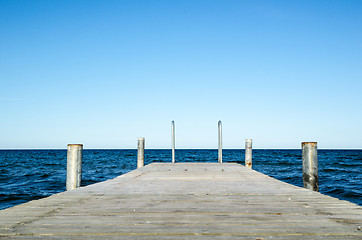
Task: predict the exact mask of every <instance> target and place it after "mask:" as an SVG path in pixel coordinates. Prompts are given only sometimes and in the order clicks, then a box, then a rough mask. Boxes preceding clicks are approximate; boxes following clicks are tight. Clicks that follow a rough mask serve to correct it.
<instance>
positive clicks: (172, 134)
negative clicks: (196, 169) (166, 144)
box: [171, 121, 175, 163]
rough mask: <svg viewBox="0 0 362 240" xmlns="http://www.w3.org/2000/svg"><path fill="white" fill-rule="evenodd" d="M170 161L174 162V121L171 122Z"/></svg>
mask: <svg viewBox="0 0 362 240" xmlns="http://www.w3.org/2000/svg"><path fill="white" fill-rule="evenodd" d="M171 139H172V140H171V141H172V163H175V122H174V121H172V122H171Z"/></svg>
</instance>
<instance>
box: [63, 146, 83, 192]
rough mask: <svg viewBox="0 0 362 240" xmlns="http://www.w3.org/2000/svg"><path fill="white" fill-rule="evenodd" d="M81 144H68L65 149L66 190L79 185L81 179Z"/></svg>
mask: <svg viewBox="0 0 362 240" xmlns="http://www.w3.org/2000/svg"><path fill="white" fill-rule="evenodd" d="M82 151H83V144H68V150H67V182H66V189H67V191H69V190H72V189H76V188H78V187H80V184H81V181H82Z"/></svg>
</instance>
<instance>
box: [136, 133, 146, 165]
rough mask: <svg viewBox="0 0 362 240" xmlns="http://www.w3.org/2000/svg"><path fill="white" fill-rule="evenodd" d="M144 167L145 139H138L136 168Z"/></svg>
mask: <svg viewBox="0 0 362 240" xmlns="http://www.w3.org/2000/svg"><path fill="white" fill-rule="evenodd" d="M144 165H145V138H138V151H137V168H140V167H143V166H144Z"/></svg>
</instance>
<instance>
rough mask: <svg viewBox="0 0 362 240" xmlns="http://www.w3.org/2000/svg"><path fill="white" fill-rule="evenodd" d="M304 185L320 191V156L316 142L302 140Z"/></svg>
mask: <svg viewBox="0 0 362 240" xmlns="http://www.w3.org/2000/svg"><path fill="white" fill-rule="evenodd" d="M302 159H303V186H304V187H305V188H307V189H310V190H313V191H317V192H318V191H319V181H318V156H317V143H316V142H302Z"/></svg>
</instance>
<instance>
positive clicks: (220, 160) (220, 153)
mask: <svg viewBox="0 0 362 240" xmlns="http://www.w3.org/2000/svg"><path fill="white" fill-rule="evenodd" d="M218 130H219V131H218V133H219V134H218V135H219V148H218V162H219V163H222V124H221V121H219V122H218Z"/></svg>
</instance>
